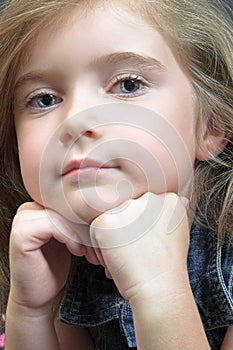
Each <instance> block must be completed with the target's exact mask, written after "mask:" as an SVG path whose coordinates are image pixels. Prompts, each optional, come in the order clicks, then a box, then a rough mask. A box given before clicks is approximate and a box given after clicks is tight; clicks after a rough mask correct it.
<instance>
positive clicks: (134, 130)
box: [14, 6, 201, 223]
mask: <svg viewBox="0 0 233 350" xmlns="http://www.w3.org/2000/svg"><path fill="white" fill-rule="evenodd" d="M14 108H15V124H16V132H17V138H18V148H19V156H20V164H21V170H22V176H23V180H24V183H25V186H26V189H27V191H28V192H29V194H30V195H31V197H32V198H33V199H34V200H35V201H37V202H38V203H40V204H42V205H44V206H45V207H49V208H52V209H54V210H56V211H58V212H60V213H61V214H62V215H64V216H66V217H69V218H75V217H76V215H77V216H78V217H79V218H81V219H82V220H84V221H85V222H88V223H90V222H91V221H92V220H93V219H94V218H95V217H96V216H97V215H99V214H100V213H101V212H104V211H106V210H108V209H111V208H113V207H116V206H118V205H120V204H121V203H123V202H124V201H126V200H127V199H129V198H137V197H139V196H140V195H142V194H143V193H145V192H147V191H151V192H154V193H156V194H159V193H163V192H168V191H170V192H171V191H172V192H176V193H179V194H180V195H187V188H188V187H189V185H190V179H191V177H192V168H193V164H194V161H195V159H196V157H197V154H198V156H200V154H201V150H199V149H198V148H197V146H196V137H195V127H196V117H195V97H194V94H193V90H192V86H191V84H190V82H189V79H188V78H187V76H186V75H185V73H184V71H183V70H182V68H181V67H180V65H179V64H178V62H177V61H176V58H175V56H174V54H173V52H172V51H171V50H170V48H169V46H168V45H167V43H166V41H165V40H164V38H163V37H162V36H161V34H160V33H159V32H158V31H156V30H155V29H153V28H152V27H151V26H149V24H147V23H146V22H145V21H144V20H142V19H141V17H139V16H138V17H137V16H136V15H135V14H132V13H130V12H129V11H128V12H126V10H125V8H124V7H122V8H120V7H119V6H117V11H114V9H113V8H111V7H110V6H106V7H99V8H96V9H93V10H91V11H90V12H89V13H88V15H86V14H85V12H84V11H81V9H80V8H79V9H76V10H75V11H73V12H72V14H69V16H67V20H66V22H65V24H64V23H63V24H62V26H61V27H60V28H59V29H58V30H56V31H53V30H52V28H51V30H49V29H48V28H45V29H44V30H43V29H42V30H41V31H40V32H39V34H38V35H37V36H36V37H35V39H34V40H33V41H32V42H31V44H30V45H29V47H28V49H27V52H25V55H24V60H23V61H22V69H21V71H20V76H19V77H18V79H17V86H16V90H15V105H14ZM200 157H201V156H200Z"/></svg>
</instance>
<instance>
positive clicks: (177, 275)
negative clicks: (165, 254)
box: [129, 270, 192, 308]
mask: <svg viewBox="0 0 233 350" xmlns="http://www.w3.org/2000/svg"><path fill="white" fill-rule="evenodd" d="M185 296H188V297H189V298H190V296H192V291H191V287H190V283H189V278H188V273H187V271H186V270H182V271H179V272H178V271H176V272H174V271H173V272H167V273H166V272H165V273H162V274H160V275H159V276H156V278H155V279H154V280H150V281H144V282H143V283H142V284H141V285H140V286H139V287H137V291H136V292H135V293H134V294H132V296H131V298H130V299H129V303H130V305H131V307H132V308H135V307H140V305H144V306H145V305H148V306H149V305H151V304H152V303H153V304H154V301H155V300H156V308H158V306H159V305H158V304H159V303H160V305H162V304H164V305H167V306H168V305H169V302H171V303H172V304H173V303H175V302H177V303H179V300H181V299H183V298H184V297H185Z"/></svg>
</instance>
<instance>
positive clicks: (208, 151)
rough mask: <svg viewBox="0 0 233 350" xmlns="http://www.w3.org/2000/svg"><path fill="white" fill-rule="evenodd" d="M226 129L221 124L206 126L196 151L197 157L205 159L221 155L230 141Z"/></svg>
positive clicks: (201, 159)
mask: <svg viewBox="0 0 233 350" xmlns="http://www.w3.org/2000/svg"><path fill="white" fill-rule="evenodd" d="M228 140H229V139H228V138H227V135H226V131H225V130H223V128H221V127H220V125H216V124H215V125H212V126H211V127H206V130H205V132H204V134H202V136H201V138H200V140H199V144H198V147H197V151H196V159H197V160H200V161H205V160H209V159H211V158H213V157H214V156H217V155H219V154H220V153H221V152H222V151H223V150H224V148H225V147H226V145H227V143H228Z"/></svg>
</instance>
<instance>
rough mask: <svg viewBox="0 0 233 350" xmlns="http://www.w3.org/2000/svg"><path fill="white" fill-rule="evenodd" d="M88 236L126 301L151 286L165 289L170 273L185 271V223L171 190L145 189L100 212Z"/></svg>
mask: <svg viewBox="0 0 233 350" xmlns="http://www.w3.org/2000/svg"><path fill="white" fill-rule="evenodd" d="M91 238H92V241H93V245H95V246H96V254H97V256H98V259H99V261H102V264H103V265H104V266H105V268H106V274H107V275H109V276H111V277H112V278H113V279H114V281H115V283H116V285H117V287H118V289H119V291H120V293H121V294H122V296H123V297H124V298H126V299H128V300H129V301H130V300H131V299H132V298H134V297H136V296H137V295H139V297H140V296H141V295H142V291H145V290H147V291H148V290H151V287H152V285H153V290H155V288H157V289H159V292H160V293H164V291H167V290H169V288H167V287H168V284H172V280H173V279H174V276H179V275H182V274H184V275H186V273H187V266H186V260H187V252H188V246H189V225H188V219H187V214H186V208H185V206H184V204H183V201H182V200H181V199H180V198H179V197H178V196H177V195H176V194H174V193H167V194H163V195H155V194H152V193H146V194H144V195H143V196H141V197H140V198H138V199H135V200H129V201H128V202H127V203H125V204H124V205H123V206H120V207H118V208H116V209H115V210H110V211H107V212H105V213H104V214H102V215H100V216H99V217H98V218H96V219H95V220H94V221H93V222H92V224H91ZM185 280H186V279H185Z"/></svg>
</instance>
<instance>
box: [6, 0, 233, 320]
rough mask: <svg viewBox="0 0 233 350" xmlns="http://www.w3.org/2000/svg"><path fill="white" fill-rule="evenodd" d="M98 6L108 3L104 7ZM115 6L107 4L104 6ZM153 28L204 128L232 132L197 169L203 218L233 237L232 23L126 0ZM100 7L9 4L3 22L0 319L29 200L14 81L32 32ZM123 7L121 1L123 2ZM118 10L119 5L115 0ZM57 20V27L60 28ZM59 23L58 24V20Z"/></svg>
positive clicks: (176, 6)
mask: <svg viewBox="0 0 233 350" xmlns="http://www.w3.org/2000/svg"><path fill="white" fill-rule="evenodd" d="M100 2H101V3H102V2H104V0H103V1H100ZM105 2H106V3H110V2H111V1H110V0H106V1H105ZM121 2H122V3H123V4H126V6H128V8H129V9H130V11H135V12H136V11H137V13H139V14H141V15H142V16H144V18H146V19H147V20H148V21H149V22H150V24H151V26H154V27H156V29H157V30H159V31H160V32H161V33H162V34H163V36H164V38H165V39H166V40H167V42H168V43H169V45H170V47H171V48H172V50H173V52H174V53H175V55H176V57H177V59H178V60H179V62H181V64H182V66H183V67H184V69H185V71H186V73H187V75H188V76H189V78H190V81H191V83H192V84H193V88H194V91H195V92H196V96H197V99H198V101H199V103H198V107H199V110H198V114H199V120H200V123H199V125H200V126H201V125H202V123H201V122H202V121H203V120H208V123H209V125H210V127H212V128H213V127H215V126H216V127H219V126H220V125H221V127H222V128H223V130H227V134H228V135H229V137H228V140H227V141H228V144H227V147H226V148H225V150H224V151H223V152H222V153H221V154H220V156H219V157H213V158H212V159H211V160H210V161H207V162H199V163H198V164H196V171H195V172H196V177H197V181H196V184H198V186H197V187H196V192H197V193H199V194H201V196H200V197H199V203H201V205H200V208H201V209H200V210H199V217H201V218H203V220H204V221H205V223H206V224H207V225H208V226H209V227H210V228H211V229H213V230H215V231H218V233H219V238H221V239H223V238H224V236H225V234H226V233H228V232H231V231H232V228H233V227H232V226H233V220H232V209H231V207H232V201H233V184H232V182H233V166H232V165H233V161H232V142H231V136H232V134H233V118H232V117H233V101H232V95H233V94H232V93H233V89H232V62H233V57H232V54H233V35H232V34H233V33H232V25H231V24H230V22H229V20H228V21H227V20H226V17H225V16H224V14H223V12H221V11H220V10H219V7H220V6H219V5H220V4H218V1H217V0H216V1H215V2H214V3H213V1H209V2H208V0H195V1H192V0H154V1H153V0H144V1H143V0H121ZM96 3H97V1H85V2H84V1H83V0H76V1H75V0H73V1H71V0H33V1H32V0H12V1H11V2H10V4H9V5H8V6H7V7H6V9H5V10H4V11H3V13H2V15H1V17H0V19H1V21H0V106H1V109H0V194H1V198H0V235H1V239H0V252H1V255H0V286H1V291H0V296H1V306H0V314H1V313H3V312H4V311H5V305H6V301H7V295H8V290H9V264H8V250H9V247H8V241H9V234H10V227H11V222H12V219H13V217H14V215H15V213H16V210H17V208H18V206H19V205H20V204H22V203H23V202H25V201H30V200H31V198H30V196H29V195H28V193H27V192H26V190H25V188H24V185H23V181H22V178H21V173H20V165H19V159H18V150H17V140H16V134H15V129H14V118H13V114H14V111H13V99H14V86H15V82H16V81H15V80H16V76H17V75H18V72H19V67H20V59H21V56H22V54H23V52H24V49H25V47H26V46H27V45H28V43H29V42H30V40H31V39H32V38H33V36H34V35H35V33H36V32H37V31H38V30H39V29H40V28H41V27H43V26H45V25H46V23H51V19H52V18H55V19H56V21H58V22H59V19H62V16H64V13H65V11H66V9H67V10H68V9H70V7H71V6H77V5H79V4H82V6H83V4H85V6H89V7H88V9H90V10H91V7H92V6H93V7H94V6H95V4H96ZM118 4H119V1H118ZM112 6H114V0H113V1H112ZM58 22H57V23H58ZM54 23H55V22H54Z"/></svg>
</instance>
